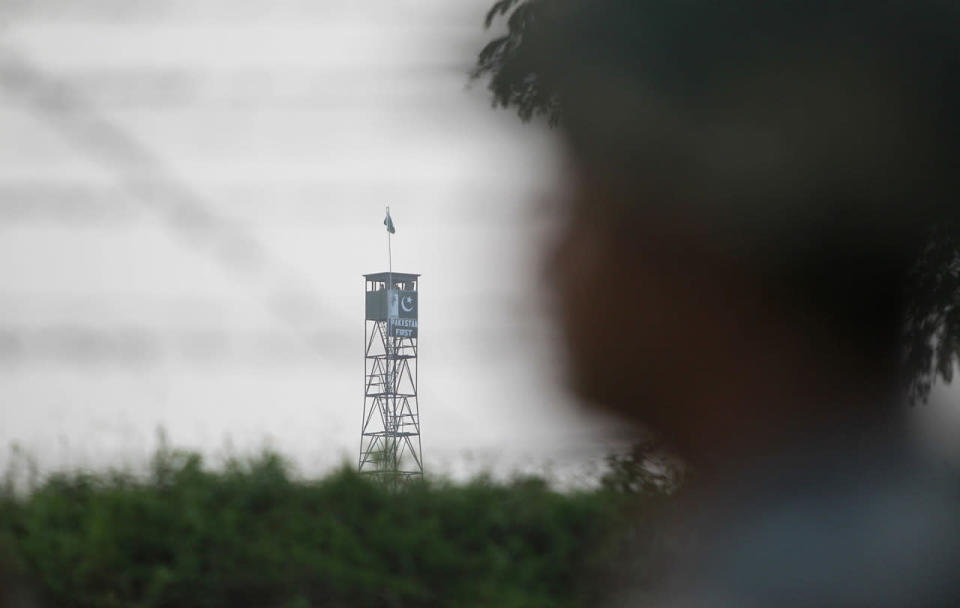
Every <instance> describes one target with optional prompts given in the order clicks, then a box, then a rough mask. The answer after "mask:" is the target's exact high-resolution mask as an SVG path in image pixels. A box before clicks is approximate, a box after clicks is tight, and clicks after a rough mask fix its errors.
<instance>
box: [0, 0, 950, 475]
mask: <svg viewBox="0 0 960 608" xmlns="http://www.w3.org/2000/svg"><path fill="white" fill-rule="evenodd" d="M489 3H490V0H476V1H475V0H458V1H452V0H415V1H414V0H372V1H366V2H357V1H356V0H319V1H318V0H311V1H307V0H302V1H296V0H270V1H266V0H263V1H252V0H179V1H166V2H148V1H135V0H95V1H87V2H75V1H73V0H21V1H13V0H2V1H0V136H2V142H3V144H2V145H0V465H2V464H3V462H4V461H6V460H7V459H9V458H10V452H9V449H8V446H11V445H14V444H17V445H20V446H21V447H23V448H24V449H25V450H26V451H27V452H29V453H31V454H32V455H33V456H34V457H36V458H37V460H38V461H39V463H40V465H41V467H43V468H44V469H50V468H59V467H88V466H96V467H100V466H105V465H124V464H127V465H133V466H136V465H139V464H142V463H143V462H144V461H145V459H146V458H147V457H148V456H149V454H150V453H151V452H152V450H153V449H154V448H155V447H156V444H157V443H156V442H157V429H158V428H164V429H166V432H167V434H168V436H169V439H170V441H171V443H173V444H175V445H178V446H185V447H190V448H195V449H199V450H202V451H204V452H205V453H207V454H209V455H212V456H218V455H222V454H223V453H224V452H226V451H230V450H234V451H236V452H240V453H244V452H249V451H252V450H256V449H259V448H261V447H263V446H272V447H274V448H276V449H278V450H280V451H282V452H283V453H285V454H286V455H288V456H290V457H292V458H293V459H294V460H295V462H296V463H297V464H298V465H299V466H300V468H301V470H303V471H305V472H307V473H311V474H312V473H318V472H321V471H323V470H325V469H326V468H328V467H330V466H332V465H335V464H338V463H339V462H341V460H342V459H345V458H347V459H349V460H351V461H354V460H355V458H356V452H357V449H358V446H359V430H360V429H359V427H360V417H361V408H362V382H363V361H362V348H363V310H362V303H363V300H362V289H363V283H362V279H361V274H362V273H365V272H378V271H383V270H386V233H385V231H384V227H383V225H382V223H381V222H382V220H383V208H384V206H385V205H390V206H391V209H392V212H393V216H394V219H395V221H396V225H397V234H396V236H395V238H394V241H393V251H394V268H395V269H396V270H398V271H403V272H419V273H422V274H423V277H422V281H421V292H422V295H421V329H420V336H421V347H422V348H421V363H420V364H421V367H420V378H421V385H420V386H421V417H422V426H423V453H424V458H425V461H426V467H427V470H428V471H432V472H448V473H452V474H455V475H463V474H465V473H467V472H470V471H475V470H477V469H480V468H486V467H493V468H495V469H496V470H498V471H501V472H505V471H509V470H512V469H515V468H522V469H526V470H543V468H544V467H549V466H552V467H553V468H554V470H560V471H566V472H569V471H572V470H575V469H577V468H578V467H584V466H586V467H589V466H592V464H591V463H595V462H596V461H597V460H598V458H599V457H600V456H601V455H602V454H603V453H605V452H606V451H608V450H609V449H611V448H612V447H613V446H615V445H618V444H619V443H620V441H621V440H622V437H619V436H617V435H616V434H614V433H612V432H611V425H610V423H609V421H603V420H601V419H599V418H596V417H589V416H587V415H586V414H584V413H582V412H579V411H577V410H575V409H574V408H573V407H571V403H570V402H569V399H568V397H566V396H565V394H564V393H563V391H562V388H561V387H560V384H559V382H558V380H557V377H558V375H559V373H558V371H557V366H556V363H557V361H556V357H555V355H554V354H552V353H555V352H556V350H555V349H553V348H552V347H551V346H550V333H549V329H548V326H547V325H546V323H545V319H544V315H543V313H542V307H541V304H540V297H539V296H538V295H537V292H538V286H537V270H536V268H537V258H536V255H535V252H536V250H537V246H538V243H539V240H540V239H541V238H542V237H543V235H544V234H545V232H546V231H547V230H548V229H549V225H550V212H549V209H548V208H547V207H546V206H545V205H543V204H542V201H546V200H550V199H551V198H552V197H555V196H558V194H559V190H558V186H557V184H558V183H559V179H558V178H559V173H560V169H559V162H558V159H557V158H556V155H555V152H554V147H553V143H554V142H553V141H552V139H551V135H550V133H548V132H546V130H545V129H543V128H539V127H530V126H521V125H520V124H519V121H518V120H517V118H516V117H515V116H514V115H513V114H512V113H510V112H503V111H501V112H496V111H493V110H492V109H491V108H490V106H489V101H488V95H487V93H486V91H485V90H484V87H483V86H482V85H481V84H477V85H474V86H472V87H468V86H467V85H468V78H467V74H468V72H469V69H470V67H471V64H472V61H473V59H474V57H475V54H476V52H477V50H478V49H479V48H480V47H481V45H482V44H483V42H484V40H486V39H487V38H488V37H489V34H487V33H485V32H484V31H483V29H482V20H483V15H484V13H485V11H486V9H487V8H488V5H489ZM598 297H612V298H615V297H616V295H615V294H598ZM937 395H938V397H939V398H940V400H941V401H944V402H949V401H950V399H946V398H945V397H947V393H945V392H944V391H943V390H940V391H939V392H938V393H937ZM955 412H956V408H955V407H951V406H949V405H948V404H944V403H941V404H939V405H937V404H934V405H931V406H929V407H927V408H924V409H923V410H922V412H920V414H919V417H920V419H921V422H922V423H923V425H922V428H924V429H926V430H927V431H929V432H931V433H934V434H937V435H940V436H942V437H943V438H944V439H945V441H946V442H947V443H948V444H950V445H952V444H954V443H955V442H954V441H952V439H951V437H952V436H955V435H952V433H955V432H956V430H957V427H958V426H960V424H957V416H956V415H955ZM951 413H952V416H951V415H943V414H951ZM551 463H552V464H551ZM564 474H566V473H564Z"/></svg>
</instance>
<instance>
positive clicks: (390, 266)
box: [387, 207, 393, 289]
mask: <svg viewBox="0 0 960 608" xmlns="http://www.w3.org/2000/svg"><path fill="white" fill-rule="evenodd" d="M387 217H390V207H387ZM391 235H392V233H391V232H390V231H389V230H387V263H388V270H389V276H390V286H389V289H393V250H392V249H391V248H390V236H391Z"/></svg>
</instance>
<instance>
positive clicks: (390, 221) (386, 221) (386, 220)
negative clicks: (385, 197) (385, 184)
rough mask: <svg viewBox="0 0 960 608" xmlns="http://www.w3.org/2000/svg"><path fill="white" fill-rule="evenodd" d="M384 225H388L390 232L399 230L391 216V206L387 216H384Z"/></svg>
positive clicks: (388, 208)
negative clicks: (394, 225)
mask: <svg viewBox="0 0 960 608" xmlns="http://www.w3.org/2000/svg"><path fill="white" fill-rule="evenodd" d="M383 225H384V226H386V227H387V232H389V233H390V234H393V233H394V232H396V231H397V229H396V228H394V227H393V218H391V217H390V207H387V217H385V218H383Z"/></svg>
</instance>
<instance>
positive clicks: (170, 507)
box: [0, 450, 636, 608]
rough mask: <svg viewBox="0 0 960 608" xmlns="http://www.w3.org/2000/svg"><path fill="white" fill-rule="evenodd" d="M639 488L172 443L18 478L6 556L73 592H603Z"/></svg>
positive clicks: (4, 519) (279, 603)
mask: <svg viewBox="0 0 960 608" xmlns="http://www.w3.org/2000/svg"><path fill="white" fill-rule="evenodd" d="M631 502H636V501H635V500H634V499H630V498H629V497H627V496H624V495H616V494H614V493H612V492H609V491H606V490H596V491H580V492H573V493H560V492H556V491H553V490H551V489H550V488H549V487H548V485H547V484H546V483H545V482H544V481H543V480H540V479H537V478H522V479H516V480H514V481H512V482H508V483H496V482H493V481H491V480H490V479H486V478H478V479H475V480H474V481H472V482H470V483H467V484H463V485H456V484H452V483H447V482H438V481H434V482H430V481H428V482H423V483H412V484H408V485H405V486H403V487H402V488H400V489H399V490H398V489H396V488H393V489H391V487H389V486H387V485H383V484H377V483H375V482H373V481H371V480H370V479H369V478H366V477H362V476H360V475H359V474H357V473H355V472H353V471H350V470H346V469H344V470H341V471H339V472H336V473H334V474H331V475H329V476H327V477H325V478H322V479H319V480H313V481H311V480H298V479H296V478H295V477H293V476H292V475H291V474H290V472H289V470H288V468H287V466H286V465H285V464H284V461H283V460H282V459H281V458H279V457H278V456H276V455H275V454H264V455H263V456H261V457H259V458H255V459H252V460H249V461H241V460H234V461H232V462H231V463H229V464H228V465H227V466H226V467H225V468H224V469H220V470H209V469H207V468H205V467H204V466H203V462H202V460H201V458H200V457H199V456H197V455H195V454H189V453H181V452H175V451H170V450H162V451H161V452H160V453H159V454H158V455H157V457H156V458H155V460H154V463H153V467H152V471H151V473H150V474H149V475H148V476H140V477H137V476H134V475H130V474H126V473H116V472H114V473H103V474H89V473H75V474H59V475H54V476H52V477H50V478H49V479H47V480H46V481H44V482H43V483H41V484H40V485H39V486H38V487H36V488H35V489H34V490H32V491H31V492H29V493H27V494H23V493H17V492H15V491H14V490H13V489H12V487H11V486H5V489H4V490H0V556H5V557H6V559H5V560H0V565H3V566H4V568H5V570H6V574H7V575H8V576H9V575H10V574H17V575H18V576H19V578H20V579H21V580H22V581H24V583H25V584H24V587H26V588H29V589H32V590H33V592H34V593H35V594H36V595H37V597H38V598H39V599H40V600H41V602H42V603H41V605H49V606H58V607H64V608H70V607H110V606H118V607H119V606H124V607H128V606H137V607H144V608H146V607H159V606H178V607H192V606H198V607H199V606H263V607H271V606H276V607H290V608H293V607H298V608H299V607H306V606H578V605H591V604H592V602H593V600H594V599H595V598H596V597H597V595H598V594H600V593H602V589H597V588H596V587H595V586H592V583H591V579H590V578H589V577H588V578H585V577H582V576H579V575H578V573H581V572H582V571H584V570H586V571H590V572H598V571H600V570H602V567H601V566H602V564H603V563H605V562H607V561H609V559H610V551H611V550H612V549H611V548H610V547H612V546H614V545H611V544H610V542H609V539H610V538H612V537H613V536H615V533H616V532H617V531H618V530H621V529H622V527H623V524H624V523H625V522H627V516H626V511H625V510H624V505H626V504H629V503H631ZM631 525H633V524H631ZM0 596H2V592H0ZM0 604H2V597H0Z"/></svg>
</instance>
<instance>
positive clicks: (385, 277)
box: [363, 272, 420, 283]
mask: <svg viewBox="0 0 960 608" xmlns="http://www.w3.org/2000/svg"><path fill="white" fill-rule="evenodd" d="M391 275H392V276H393V282H394V283H396V282H399V281H415V280H417V277H419V276H420V275H419V274H411V273H409V272H393V273H390V272H374V273H372V274H365V275H363V276H364V278H366V279H367V280H368V281H389V280H390V276H391Z"/></svg>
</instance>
